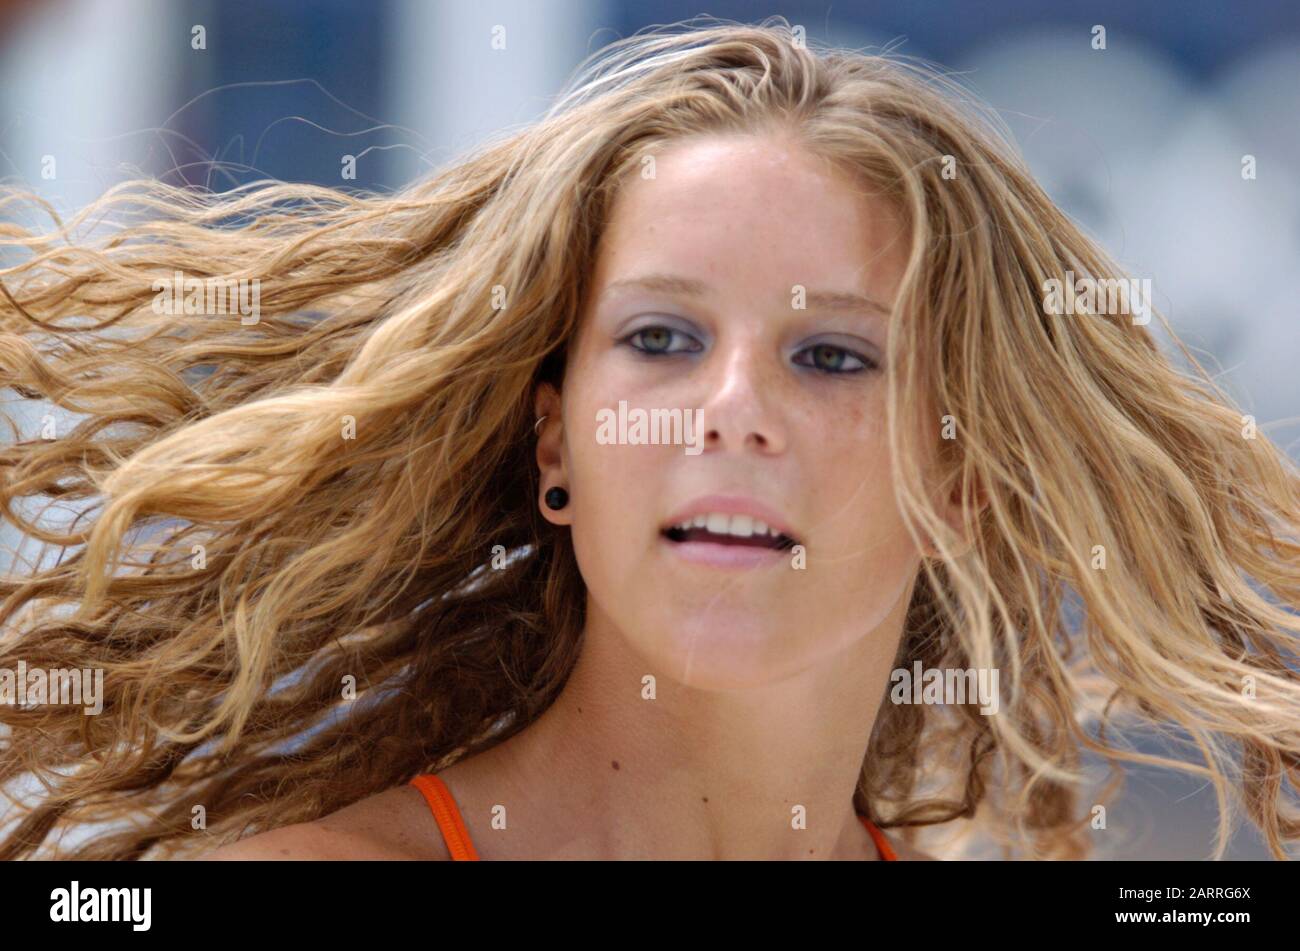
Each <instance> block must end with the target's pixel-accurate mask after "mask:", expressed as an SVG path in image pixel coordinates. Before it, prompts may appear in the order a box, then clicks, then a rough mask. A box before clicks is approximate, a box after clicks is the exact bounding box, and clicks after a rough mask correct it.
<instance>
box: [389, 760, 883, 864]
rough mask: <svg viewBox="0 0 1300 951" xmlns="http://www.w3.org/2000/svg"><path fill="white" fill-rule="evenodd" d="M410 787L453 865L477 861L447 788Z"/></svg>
mask: <svg viewBox="0 0 1300 951" xmlns="http://www.w3.org/2000/svg"><path fill="white" fill-rule="evenodd" d="M411 785H412V786H414V787H415V788H416V789H418V790H420V792H421V793H423V794H424V798H425V801H426V802H428V804H429V809H430V810H431V811H432V812H433V818H434V820H435V821H437V823H438V828H439V829H440V830H441V831H442V838H443V840H444V841H445V842H446V843H447V851H449V852H450V853H451V858H452V861H455V862H477V861H479V857H478V852H476V851H475V850H474V843H473V842H471V841H470V838H469V829H467V828H466V827H465V820H464V819H463V818H461V814H460V810H459V809H457V808H456V800H455V798H454V797H453V796H452V794H451V790H450V789H448V788H447V784H446V783H444V782H443V781H442V780H441V779H439V778H438V777H437V776H435V775H434V774H433V773H424V774H422V775H420V776H416V777H415V778H414V779H412V780H411ZM858 818H859V819H861V820H862V824H863V825H864V826H866V827H867V832H869V833H870V834H871V838H872V840H874V841H875V843H876V848H877V849H879V850H880V857H881V859H882V860H883V861H886V862H897V861H898V856H897V855H896V854H895V853H894V847H893V846H892V845H890V844H889V840H888V839H886V838H885V834H884V833H883V832H881V831H880V830H879V829H877V828H876V826H875V823H873V822H872V821H871V820H870V819H868V818H867V817H866V816H858Z"/></svg>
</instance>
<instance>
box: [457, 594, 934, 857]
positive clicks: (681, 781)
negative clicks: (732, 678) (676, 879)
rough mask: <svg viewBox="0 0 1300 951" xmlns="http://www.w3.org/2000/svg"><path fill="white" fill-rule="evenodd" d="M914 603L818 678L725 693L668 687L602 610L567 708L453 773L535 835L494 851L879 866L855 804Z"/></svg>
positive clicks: (561, 704)
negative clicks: (858, 861) (852, 862)
mask: <svg viewBox="0 0 1300 951" xmlns="http://www.w3.org/2000/svg"><path fill="white" fill-rule="evenodd" d="M910 595H911V592H910V586H909V589H908V590H905V591H904V592H903V595H902V597H900V599H899V602H898V603H897V604H896V605H895V606H894V608H893V609H892V610H891V611H890V612H889V614H888V615H887V616H886V617H885V618H884V620H883V621H882V623H881V624H880V625H879V626H878V627H877V628H875V629H874V630H871V631H867V632H864V634H863V636H862V637H859V638H857V639H856V640H854V641H853V642H852V643H849V644H847V645H845V646H844V647H842V648H841V649H839V650H837V651H835V652H833V653H831V654H829V655H828V656H826V657H824V658H822V659H821V660H820V661H819V662H818V663H817V664H815V665H814V666H811V667H808V668H806V669H804V670H802V671H800V672H798V673H796V674H794V675H793V676H789V677H786V678H785V679H782V680H780V681H779V682H776V683H771V684H766V685H763V686H758V687H746V688H744V689H727V690H719V689H707V690H706V689H700V688H698V687H692V686H690V685H688V684H686V683H683V682H682V681H680V680H675V679H671V678H668V677H666V676H662V675H656V672H655V671H654V670H653V665H652V664H650V663H649V662H647V661H646V660H644V659H643V658H642V657H641V656H640V655H639V654H637V653H635V652H634V651H633V649H632V647H631V645H630V644H629V642H628V640H627V639H626V638H625V637H624V636H622V634H621V633H620V631H619V630H618V629H617V628H616V627H615V626H614V625H613V624H612V623H611V621H610V618H609V617H608V616H607V615H605V614H603V613H602V612H601V611H600V610H599V608H598V607H597V606H596V605H595V604H594V603H592V602H591V601H590V599H589V600H588V610H587V624H586V628H585V631H584V637H583V647H582V651H581V654H580V657H579V660H578V662H577V665H576V666H575V668H574V670H573V673H572V675H571V676H570V677H569V679H568V681H567V682H566V684H565V686H564V689H563V690H562V692H561V694H560V696H559V697H558V698H557V699H556V701H555V703H553V704H552V705H551V706H550V707H549V708H548V709H547V710H546V711H545V712H544V713H543V714H542V715H541V716H540V717H539V718H538V719H537V720H536V721H535V722H534V723H532V724H530V725H529V726H528V727H527V728H526V729H524V730H523V731H521V732H520V733H518V734H516V735H515V736H513V737H511V738H510V739H508V740H506V741H505V742H503V743H501V744H498V745H497V746H495V747H493V748H492V749H490V750H488V751H486V752H484V753H482V754H479V755H478V756H474V757H471V758H469V759H467V760H465V761H463V762H462V763H460V764H457V765H456V766H455V767H452V769H451V770H449V771H448V776H449V777H451V782H452V783H453V789H455V788H458V787H467V786H470V785H472V786H473V787H474V788H476V789H478V790H480V791H481V792H480V793H479V794H476V795H475V797H474V798H475V799H476V800H479V801H478V802H477V803H476V806H478V807H481V808H485V809H487V810H490V809H491V808H492V807H493V806H494V805H498V804H500V805H505V806H506V816H507V822H506V830H510V829H521V830H524V829H526V830H527V835H526V840H527V842H528V846H527V847H526V848H523V847H522V846H523V840H524V839H525V837H524V836H520V841H511V842H509V843H508V842H507V840H506V839H505V838H504V837H505V836H508V831H506V830H491V831H486V832H485V834H480V835H479V836H478V837H477V838H476V844H479V843H482V845H481V847H480V852H481V853H483V854H484V857H485V858H491V857H492V856H491V855H490V854H489V853H490V852H492V851H494V850H496V849H498V848H499V849H500V852H501V854H502V855H510V856H512V857H515V858H574V859H631V858H640V859H724V860H725V859H795V858H800V859H818V858H821V859H871V858H877V857H878V853H877V850H876V847H875V844H874V843H873V842H872V840H871V838H870V835H869V834H868V833H867V830H866V829H865V828H864V827H863V825H862V822H861V820H860V819H859V818H858V817H857V815H856V814H855V812H854V810H853V793H854V790H855V788H856V785H857V782H858V777H859V774H860V772H861V769H862V763H863V759H864V757H865V755H866V751H867V744H868V741H869V738H870V735H871V730H872V727H873V726H874V723H875V717H876V711H877V709H878V708H879V706H880V703H881V700H882V698H883V697H884V694H885V690H886V687H887V684H888V681H889V674H890V670H891V667H892V664H893V659H894V655H895V653H896V650H897V647H898V639H899V637H900V636H901V632H902V626H903V620H904V617H905V614H906V609H907V604H908V602H909V600H910ZM647 677H654V678H655V680H654V682H653V684H649V685H648V684H647V683H646V678H647ZM651 697H653V699H650V698H651ZM453 773H456V774H459V775H453ZM489 777H490V778H489ZM489 814H490V813H489V812H482V815H484V816H487V815H489ZM471 827H472V828H473V825H472V826H471ZM479 828H483V829H485V830H487V829H488V825H487V824H486V823H484V824H483V825H481V826H479ZM525 853H528V854H525Z"/></svg>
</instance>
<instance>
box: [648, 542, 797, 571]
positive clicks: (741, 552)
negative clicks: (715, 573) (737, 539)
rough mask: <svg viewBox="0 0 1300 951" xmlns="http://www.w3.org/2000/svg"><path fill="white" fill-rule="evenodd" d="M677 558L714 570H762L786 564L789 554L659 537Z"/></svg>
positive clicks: (742, 546) (744, 546)
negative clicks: (765, 567) (770, 566)
mask: <svg viewBox="0 0 1300 951" xmlns="http://www.w3.org/2000/svg"><path fill="white" fill-rule="evenodd" d="M659 541H660V543H662V544H664V545H667V546H668V547H669V548H670V549H671V550H672V552H673V554H675V555H677V557H679V558H681V559H682V560H683V561H689V562H691V563H693V564H696V565H709V566H710V567H713V568H762V567H764V566H768V565H778V564H782V563H785V561H786V557H785V556H786V555H787V554H788V552H785V551H782V550H780V549H779V548H760V547H758V546H757V545H723V544H719V543H718V542H675V541H672V540H671V539H668V538H665V537H664V536H663V535H660V536H659Z"/></svg>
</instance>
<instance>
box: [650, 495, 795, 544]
mask: <svg viewBox="0 0 1300 951" xmlns="http://www.w3.org/2000/svg"><path fill="white" fill-rule="evenodd" d="M710 512H718V513H720V514H723V515H748V516H750V517H752V518H756V519H758V520H760V521H762V522H765V523H766V524H767V526H768V527H769V528H771V529H772V530H773V531H777V532H780V533H781V534H782V535H785V536H787V537H789V538H793V539H797V537H798V536H796V535H795V532H794V529H792V528H791V527H790V523H789V521H787V520H786V518H785V516H784V515H782V514H781V513H780V512H778V511H776V509H774V508H772V507H771V506H768V505H765V504H763V503H762V502H760V501H758V499H754V498H750V497H748V496H744V495H702V496H700V497H699V498H698V499H694V500H693V501H691V502H688V503H687V504H686V505H685V506H683V507H682V508H680V509H678V510H677V511H676V512H675V513H674V514H673V515H672V516H671V517H670V518H669V519H668V520H667V521H666V522H664V524H663V525H662V526H661V528H660V530H661V531H663V530H666V529H669V528H672V527H673V526H674V525H680V524H681V523H682V522H684V521H686V520H687V519H689V518H694V517H695V516H697V515H707V514H709V513H710Z"/></svg>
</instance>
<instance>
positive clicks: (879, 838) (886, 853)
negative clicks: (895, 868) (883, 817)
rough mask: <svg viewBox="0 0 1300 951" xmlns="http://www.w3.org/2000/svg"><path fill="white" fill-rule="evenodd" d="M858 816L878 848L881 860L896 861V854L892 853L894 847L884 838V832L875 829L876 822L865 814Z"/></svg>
mask: <svg viewBox="0 0 1300 951" xmlns="http://www.w3.org/2000/svg"><path fill="white" fill-rule="evenodd" d="M858 818H859V819H861V820H862V824H863V825H864V826H866V827H867V831H868V832H870V833H871V838H872V839H874V840H875V843H876V848H877V849H879V850H880V859H881V861H883V862H897V861H898V856H897V855H895V854H894V847H893V846H892V845H890V844H889V840H888V839H886V838H885V833H883V832H881V831H880V830H879V829H877V828H876V824H875V823H874V822H872V821H871V820H870V819H868V818H867V817H866V816H858Z"/></svg>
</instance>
